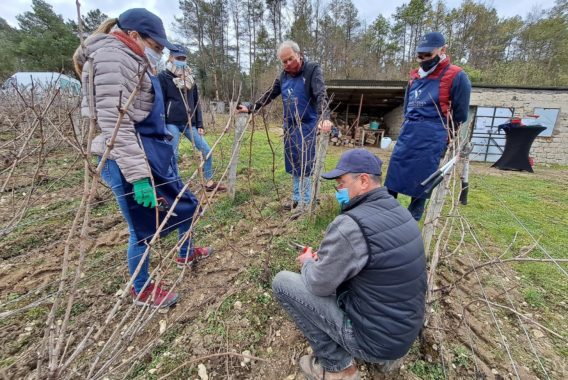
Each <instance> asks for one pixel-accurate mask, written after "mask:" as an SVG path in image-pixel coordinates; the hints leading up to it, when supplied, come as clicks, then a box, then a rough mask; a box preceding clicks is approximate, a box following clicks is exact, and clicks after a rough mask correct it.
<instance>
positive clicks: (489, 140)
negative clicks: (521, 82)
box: [326, 80, 568, 165]
mask: <svg viewBox="0 0 568 380" xmlns="http://www.w3.org/2000/svg"><path fill="white" fill-rule="evenodd" d="M406 84H407V83H406V82H403V81H364V80H331V81H328V82H327V83H326V85H327V91H328V95H329V96H330V97H332V99H333V100H332V104H331V106H332V108H333V109H335V110H336V112H338V114H345V115H351V118H353V117H356V115H357V114H358V112H359V106H360V105H361V115H362V117H363V118H366V119H367V120H371V119H379V118H382V121H383V125H384V126H386V128H387V132H386V135H387V136H390V137H391V138H392V139H393V140H396V138H397V137H398V134H399V132H400V127H401V125H402V121H403V106H402V103H403V101H404V92H405V89H406ZM470 106H471V109H470V118H471V119H472V123H471V128H472V130H471V139H472V142H473V144H474V147H475V148H474V154H473V155H472V159H473V160H475V161H486V162H494V161H496V160H497V159H498V158H499V157H500V155H501V153H502V149H503V146H504V144H505V135H504V133H503V131H499V130H498V128H497V127H498V126H499V125H501V124H503V123H505V122H507V121H509V119H510V118H512V117H514V116H515V117H516V116H519V117H521V118H522V120H523V123H524V124H527V125H529V124H539V125H543V126H545V127H546V128H547V129H546V130H545V131H543V132H542V133H541V134H540V135H539V136H538V137H537V138H536V140H535V141H534V143H533V145H532V149H531V152H530V155H531V156H532V157H533V158H534V160H535V162H537V163H549V164H561V165H568V88H559V87H520V86H493V85H485V84H483V85H482V84H476V85H474V86H473V89H472V94H471V102H470ZM353 115H355V116H353ZM537 116H538V117H537Z"/></svg>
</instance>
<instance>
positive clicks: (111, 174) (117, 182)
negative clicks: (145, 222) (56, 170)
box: [101, 160, 193, 293]
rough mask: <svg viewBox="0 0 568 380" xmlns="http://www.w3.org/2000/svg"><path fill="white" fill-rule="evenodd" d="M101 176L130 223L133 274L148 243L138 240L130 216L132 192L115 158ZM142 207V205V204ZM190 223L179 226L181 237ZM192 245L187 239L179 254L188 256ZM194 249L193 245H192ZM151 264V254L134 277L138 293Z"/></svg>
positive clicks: (129, 265)
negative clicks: (128, 198)
mask: <svg viewBox="0 0 568 380" xmlns="http://www.w3.org/2000/svg"><path fill="white" fill-rule="evenodd" d="M101 177H102V179H103V181H104V182H105V183H106V184H107V186H108V187H110V188H111V190H112V192H113V193H114V196H115V198H116V201H117V203H118V207H119V208H120V211H121V212H122V216H124V219H125V220H126V223H127V224H128V232H129V233H130V237H129V238H128V249H127V251H126V253H127V257H128V272H129V273H130V275H131V276H132V275H133V274H134V271H135V270H136V267H138V264H139V263H140V260H141V259H142V256H143V255H144V251H146V244H145V243H144V241H137V240H136V231H135V229H134V226H133V224H132V219H131V217H130V212H129V211H128V204H127V201H126V197H127V196H132V195H130V194H126V192H125V191H124V186H123V185H122V180H123V177H122V173H121V172H120V168H119V167H118V164H117V163H116V161H115V160H107V161H106V162H105V165H104V167H103V170H102V172H101ZM140 207H142V206H140ZM189 228H190V223H182V224H180V225H179V227H178V234H179V236H180V238H181V237H182V236H183V235H184V234H185V233H186V232H187V231H189ZM189 245H190V239H187V240H186V241H185V243H184V244H183V245H182V246H181V249H180V252H179V256H180V257H182V258H185V257H187V251H188V248H189ZM192 250H193V245H192ZM149 265H150V254H148V256H147V257H146V260H144V264H142V267H141V268H140V272H139V273H138V276H136V278H135V279H134V290H136V293H139V292H140V291H141V290H142V288H143V287H144V284H145V283H146V282H147V281H148V278H149V272H148V267H149Z"/></svg>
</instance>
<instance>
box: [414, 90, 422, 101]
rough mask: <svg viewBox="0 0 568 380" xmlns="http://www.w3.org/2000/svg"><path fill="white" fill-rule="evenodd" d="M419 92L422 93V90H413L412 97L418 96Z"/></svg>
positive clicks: (416, 97)
mask: <svg viewBox="0 0 568 380" xmlns="http://www.w3.org/2000/svg"><path fill="white" fill-rule="evenodd" d="M420 94H422V90H414V99H418V98H420Z"/></svg>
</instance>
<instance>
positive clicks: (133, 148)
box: [74, 34, 154, 183]
mask: <svg viewBox="0 0 568 380" xmlns="http://www.w3.org/2000/svg"><path fill="white" fill-rule="evenodd" d="M74 58H75V59H76V61H77V62H78V63H80V64H81V65H83V73H82V75H81V82H82V84H83V86H82V91H83V100H82V102H81V114H82V115H83V117H87V118H89V117H90V116H91V115H90V110H89V96H90V92H91V91H90V90H89V66H90V65H91V62H92V65H93V73H94V94H95V96H94V104H95V113H96V120H97V125H98V127H99V128H100V130H101V132H102V133H101V134H100V135H98V136H97V137H96V138H95V139H94V140H93V144H92V152H93V154H95V155H102V154H103V152H104V151H105V149H106V144H107V142H108V141H109V140H110V138H111V136H112V134H113V131H114V127H115V125H116V121H117V120H118V116H119V113H118V105H119V104H120V105H121V106H124V105H125V104H126V102H127V100H128V98H129V97H130V95H131V94H132V92H133V91H134V89H135V88H136V86H137V84H138V82H139V81H140V76H141V75H143V74H144V67H145V63H146V61H145V58H143V57H141V56H139V55H137V54H136V53H134V52H133V51H132V50H131V49H130V48H129V47H128V46H126V45H125V44H124V43H123V42H121V41H120V40H118V39H117V38H116V37H114V36H112V35H109V34H95V35H92V36H91V37H89V38H88V39H87V40H86V41H85V48H84V49H83V48H81V47H79V48H78V49H77V51H76V52H75V57H74ZM89 58H91V59H92V61H90V60H89ZM121 95H122V99H119V97H120V96H121ZM153 103H154V93H153V90H152V83H151V81H150V78H149V77H148V75H144V78H143V80H142V83H141V88H140V92H139V93H138V95H137V96H136V98H135V99H134V102H133V103H132V104H131V105H130V107H129V108H128V110H127V112H126V114H125V115H124V118H123V119H122V122H121V125H120V128H119V130H118V135H117V136H116V140H115V143H114V147H113V148H112V150H111V152H110V156H109V158H110V159H112V160H116V162H117V164H118V167H119V168H120V171H121V172H122V174H123V175H124V177H125V178H126V180H127V181H128V182H130V183H133V182H134V181H136V180H139V179H142V178H146V177H150V170H149V168H148V166H147V164H146V160H145V155H144V151H143V150H142V148H141V147H140V144H139V142H138V137H137V135H136V131H135V129H134V123H136V122H139V121H142V120H144V119H145V118H146V117H147V116H148V114H149V113H150V110H151V109H152V105H153Z"/></svg>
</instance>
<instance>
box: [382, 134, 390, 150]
mask: <svg viewBox="0 0 568 380" xmlns="http://www.w3.org/2000/svg"><path fill="white" fill-rule="evenodd" d="M391 143H392V139H391V138H390V137H383V138H382V139H381V149H387V148H388V147H389V145H390V144H391Z"/></svg>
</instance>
